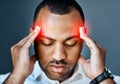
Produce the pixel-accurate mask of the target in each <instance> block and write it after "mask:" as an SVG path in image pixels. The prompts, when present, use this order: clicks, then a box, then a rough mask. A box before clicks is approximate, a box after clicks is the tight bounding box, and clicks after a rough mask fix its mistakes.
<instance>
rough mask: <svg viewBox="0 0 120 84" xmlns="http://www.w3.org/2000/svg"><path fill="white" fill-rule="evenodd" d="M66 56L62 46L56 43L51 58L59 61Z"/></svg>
mask: <svg viewBox="0 0 120 84" xmlns="http://www.w3.org/2000/svg"><path fill="white" fill-rule="evenodd" d="M66 57H67V55H66V52H65V49H64V46H63V45H61V44H57V45H56V47H55V50H54V54H53V59H55V60H57V61H61V60H64V59H66Z"/></svg>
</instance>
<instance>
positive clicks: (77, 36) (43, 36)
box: [41, 35, 80, 41]
mask: <svg viewBox="0 0 120 84" xmlns="http://www.w3.org/2000/svg"><path fill="white" fill-rule="evenodd" d="M41 37H42V38H45V39H48V40H53V41H55V39H53V38H51V37H48V36H45V35H41ZM74 38H80V36H79V35H72V36H70V37H68V38H67V39H65V40H70V39H74Z"/></svg>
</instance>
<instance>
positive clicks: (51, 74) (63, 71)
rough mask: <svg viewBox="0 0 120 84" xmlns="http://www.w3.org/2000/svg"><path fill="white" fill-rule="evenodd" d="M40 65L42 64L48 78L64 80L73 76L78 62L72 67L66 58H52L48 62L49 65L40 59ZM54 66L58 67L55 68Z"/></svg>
mask: <svg viewBox="0 0 120 84" xmlns="http://www.w3.org/2000/svg"><path fill="white" fill-rule="evenodd" d="M39 65H40V66H41V68H42V70H43V71H44V72H45V74H46V75H47V77H48V78H50V79H52V80H57V81H59V82H62V81H64V80H66V79H67V78H69V77H70V76H72V74H73V72H74V69H75V66H76V63H75V64H74V65H73V66H72V67H70V65H69V64H68V63H67V62H65V61H64V60H61V61H57V60H51V61H49V62H48V63H47V65H45V64H42V63H41V62H40V61H39ZM54 68H55V69H56V68H57V69H56V70H54ZM59 68H60V69H59Z"/></svg>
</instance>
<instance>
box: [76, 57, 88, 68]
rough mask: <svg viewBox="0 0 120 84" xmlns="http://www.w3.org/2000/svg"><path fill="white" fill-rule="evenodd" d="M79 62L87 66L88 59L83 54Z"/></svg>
mask: <svg viewBox="0 0 120 84" xmlns="http://www.w3.org/2000/svg"><path fill="white" fill-rule="evenodd" d="M78 62H79V63H80V64H81V66H82V67H85V66H86V64H87V60H86V59H85V58H84V57H83V56H80V58H79V61H78Z"/></svg>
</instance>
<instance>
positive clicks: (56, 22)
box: [35, 8, 83, 81]
mask: <svg viewBox="0 0 120 84" xmlns="http://www.w3.org/2000/svg"><path fill="white" fill-rule="evenodd" d="M78 21H79V23H81V22H82V18H81V16H80V15H79V13H78V11H76V10H75V9H74V10H73V11H72V12H71V13H69V14H65V15H57V14H52V13H51V12H50V11H49V10H47V8H44V9H42V10H41V11H40V13H39V14H38V18H37V20H36V22H41V25H40V26H41V28H42V32H41V34H40V36H38V37H37V39H36V42H35V48H36V49H35V50H36V53H37V57H38V60H39V63H40V65H41V67H42V69H43V71H44V72H45V73H46V75H47V76H48V77H49V78H51V79H53V80H59V81H64V80H65V79H66V78H68V77H69V76H71V74H72V73H73V70H74V67H75V65H76V64H77V62H78V59H79V56H80V55H79V54H80V52H81V50H82V43H83V42H82V40H81V39H80V37H79V33H78V32H79V30H78V28H79V27H80V26H82V25H80V24H77V23H78ZM46 52H47V53H46ZM56 62H58V63H60V64H57V63H56Z"/></svg>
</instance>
